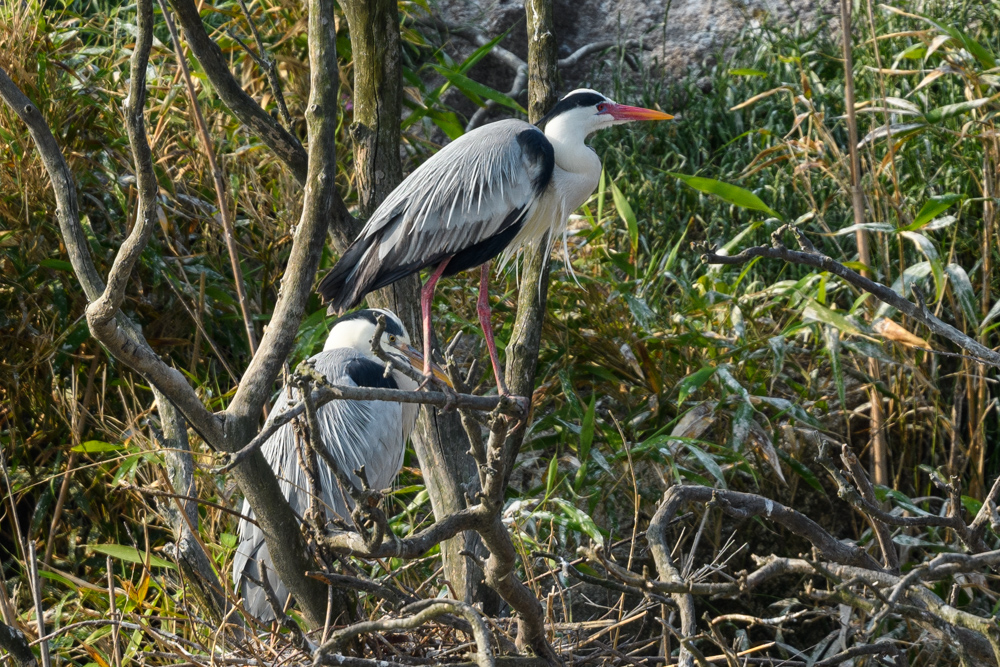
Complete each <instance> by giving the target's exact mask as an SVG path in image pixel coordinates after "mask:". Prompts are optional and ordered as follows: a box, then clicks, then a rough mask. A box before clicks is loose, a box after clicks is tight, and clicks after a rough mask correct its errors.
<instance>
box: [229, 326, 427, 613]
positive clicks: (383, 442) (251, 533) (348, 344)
mask: <svg viewBox="0 0 1000 667" xmlns="http://www.w3.org/2000/svg"><path fill="white" fill-rule="evenodd" d="M379 315H385V319H386V326H385V333H384V334H383V335H382V340H381V346H382V349H383V350H385V352H386V353H387V354H388V355H389V356H390V357H392V358H393V359H396V360H398V361H399V362H400V363H402V364H409V363H410V362H413V363H414V364H417V363H421V362H422V358H421V356H420V355H419V353H418V352H417V351H416V350H414V349H413V348H412V347H410V337H409V334H408V333H407V331H406V328H405V327H404V326H403V323H402V322H401V321H400V320H399V318H398V317H397V316H396V315H395V314H394V313H392V312H390V311H388V310H359V311H355V312H353V313H350V314H348V315H345V316H344V317H341V318H340V319H339V320H337V321H336V322H334V324H333V326H332V328H331V331H330V335H329V336H328V337H327V340H326V344H325V346H324V347H323V351H322V352H320V353H319V354H316V355H314V356H313V357H311V360H312V362H313V364H314V366H315V368H316V370H317V371H319V372H320V373H322V374H323V375H324V376H325V377H326V378H327V380H329V381H330V382H331V383H332V384H338V385H346V386H357V387H387V388H393V389H407V390H413V389H416V387H417V383H416V382H414V381H413V380H412V379H411V378H410V377H408V376H407V375H405V374H403V373H402V372H400V371H399V370H393V371H392V372H391V373H390V374H389V375H386V374H385V364H384V363H383V362H382V361H380V360H379V359H378V358H377V357H375V355H374V354H372V349H371V341H372V339H373V338H374V334H375V329H376V326H377V318H378V316H379ZM435 370H438V369H435ZM299 400H300V397H299V396H298V391H297V390H292V391H287V392H286V391H282V392H281V396H280V398H279V399H278V400H277V401H276V403H275V405H274V409H273V410H272V411H271V416H270V419H274V418H275V417H276V416H277V415H279V414H281V412H282V411H283V410H284V409H285V408H288V407H291V406H293V405H295V404H296V403H297V402H298V401H299ZM418 407H419V406H418V405H416V404H413V403H409V404H407V403H391V402H386V401H346V400H345V401H331V402H330V403H326V404H325V405H322V406H321V407H320V408H319V409H318V410H317V418H318V420H319V428H320V440H321V445H320V446H323V447H325V448H326V449H327V451H329V453H330V454H331V455H332V456H333V459H334V461H336V463H337V465H338V467H339V468H340V471H341V472H343V473H344V474H346V475H348V476H349V477H350V478H351V480H352V481H353V482H354V483H355V484H356V485H357V487H358V488H360V486H361V485H360V480H358V478H357V476H356V475H354V471H355V470H358V469H360V468H361V466H362V465H364V466H365V472H366V475H367V478H368V481H369V483H370V484H371V487H372V488H373V489H384V488H387V487H388V486H390V485H391V483H392V481H393V479H395V477H396V474H397V473H399V469H400V468H401V467H402V465H403V453H404V451H405V449H406V441H407V439H408V438H409V437H410V432H411V431H412V430H413V424H414V421H415V420H416V418H417V409H418ZM261 452H262V453H263V454H264V458H265V459H267V462H268V463H269V464H270V466H271V468H273V469H274V471H275V473H276V474H277V476H278V481H279V483H280V486H281V492H282V493H283V494H284V496H285V498H286V499H287V500H288V503H289V504H290V505H291V506H292V509H293V510H294V511H295V513H296V514H298V515H299V516H300V517H301V516H303V515H304V514H305V511H306V509H308V507H309V492H308V483H307V479H306V473H305V471H304V470H302V469H301V468H300V466H299V463H298V456H297V447H296V443H295V432H294V430H293V425H292V424H291V423H288V424H285V425H283V426H281V427H280V428H279V429H278V430H277V431H276V432H275V433H274V435H272V436H271V437H270V438H269V439H268V440H267V441H266V442H265V443H264V444H263V446H262V447H261ZM317 477H318V481H319V486H320V488H319V489H318V492H319V494H320V498H319V500H320V501H321V502H322V504H323V505H324V506H325V508H326V512H327V516H328V517H329V516H332V515H334V514H336V515H338V516H340V517H343V518H349V517H350V510H349V507H350V506H351V504H352V503H351V501H350V498H349V496H347V495H346V493H345V492H344V490H342V489H341V488H340V486H339V485H338V484H337V481H336V477H335V476H334V474H333V471H331V470H330V468H329V466H327V465H326V463H325V462H324V461H323V460H322V459H319V460H318V461H317ZM242 514H243V518H241V519H240V523H239V530H238V532H239V543H238V546H237V548H236V555H235V558H234V560H233V582H234V584H235V585H236V588H237V589H238V590H241V592H242V594H243V598H244V602H245V609H246V610H247V611H248V612H249V613H250V614H252V615H253V616H255V617H256V618H258V619H260V620H262V621H268V620H271V619H272V618H274V614H273V612H272V611H271V608H270V606H269V605H268V603H267V599H266V597H265V595H264V591H263V590H261V589H260V588H259V587H258V586H256V585H255V584H253V583H251V582H250V581H249V580H248V579H247V578H246V577H244V575H249V576H250V577H252V578H254V579H256V580H258V581H259V580H260V569H259V566H258V564H257V561H258V560H263V561H264V562H265V563H266V564H267V565H269V566H270V564H271V556H270V552H269V550H268V546H267V544H266V543H265V542H264V534H263V532H262V531H261V530H260V528H258V527H257V526H256V525H255V524H253V523H251V522H250V521H248V520H247V519H248V518H249V519H253V516H254V513H253V510H252V509H251V508H250V504H249V503H248V502H247V501H246V500H244V501H243V512H242ZM267 573H268V574H267V577H268V582H269V583H270V585H271V588H272V589H273V590H274V592H275V593H276V594H277V596H278V599H280V600H282V601H284V600H285V598H286V597H287V594H288V593H287V589H286V588H285V586H284V585H283V584H282V583H281V581H280V580H279V579H278V577H277V575H276V574H275V571H274V568H273V567H268V568H267Z"/></svg>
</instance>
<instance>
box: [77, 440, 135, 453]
mask: <svg viewBox="0 0 1000 667" xmlns="http://www.w3.org/2000/svg"><path fill="white" fill-rule="evenodd" d="M122 449H125V445H116V444H113V443H110V442H101V441H100V440H88V441H87V442H82V443H80V444H79V445H77V446H76V447H73V449H72V450H71V451H74V452H85V453H87V454H95V453H98V452H117V451H119V450H122Z"/></svg>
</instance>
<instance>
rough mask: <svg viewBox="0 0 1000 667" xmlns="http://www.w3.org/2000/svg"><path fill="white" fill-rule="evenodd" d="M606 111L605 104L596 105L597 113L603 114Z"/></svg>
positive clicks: (606, 106)
mask: <svg viewBox="0 0 1000 667" xmlns="http://www.w3.org/2000/svg"><path fill="white" fill-rule="evenodd" d="M607 110H608V105H607V104H606V103H604V102H601V103H600V104H598V105H597V113H604V112H605V111H607Z"/></svg>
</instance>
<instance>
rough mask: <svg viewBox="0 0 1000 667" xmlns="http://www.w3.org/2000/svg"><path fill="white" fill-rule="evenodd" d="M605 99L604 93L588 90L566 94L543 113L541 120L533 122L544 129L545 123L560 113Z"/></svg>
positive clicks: (594, 104) (589, 105)
mask: <svg viewBox="0 0 1000 667" xmlns="http://www.w3.org/2000/svg"><path fill="white" fill-rule="evenodd" d="M607 100H608V98H606V97H604V95H601V94H600V93H592V92H589V91H585V92H580V93H573V94H572V95H567V96H566V97H564V98H562V99H561V100H559V102H557V103H556V105H555V106H554V107H552V111H550V112H548V113H547V114H545V116H543V117H542V119H541V120H539V121H538V122H537V123H535V125H537V126H538V127H540V128H542V129H545V124H546V123H548V122H549V121H550V120H552V119H553V118H555V117H556V116H558V115H559V114H561V113H566V112H567V111H571V110H573V109H576V108H577V107H593V106H597V105H598V104H600V103H601V102H607Z"/></svg>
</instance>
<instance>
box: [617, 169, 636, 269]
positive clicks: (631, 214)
mask: <svg viewBox="0 0 1000 667" xmlns="http://www.w3.org/2000/svg"><path fill="white" fill-rule="evenodd" d="M611 197H612V199H614V200H615V208H616V209H618V215H620V216H621V217H622V220H624V221H625V226H626V227H627V228H628V240H629V245H630V247H631V248H632V256H633V257H635V253H636V252H637V251H638V249H639V223H638V221H637V220H636V218H635V211H633V210H632V205H631V204H629V203H628V200H627V199H625V195H623V194H622V191H621V190H619V189H618V186H617V185H615V184H614V183H612V184H611Z"/></svg>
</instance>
